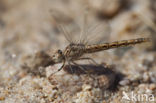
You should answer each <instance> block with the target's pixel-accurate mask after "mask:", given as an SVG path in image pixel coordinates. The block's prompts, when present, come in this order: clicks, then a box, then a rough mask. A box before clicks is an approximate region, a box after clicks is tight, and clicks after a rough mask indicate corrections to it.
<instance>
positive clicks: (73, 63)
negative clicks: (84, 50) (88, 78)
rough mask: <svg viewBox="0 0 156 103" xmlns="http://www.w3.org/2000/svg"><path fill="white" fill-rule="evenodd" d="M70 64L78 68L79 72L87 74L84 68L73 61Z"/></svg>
mask: <svg viewBox="0 0 156 103" xmlns="http://www.w3.org/2000/svg"><path fill="white" fill-rule="evenodd" d="M72 63H73V64H74V65H76V66H77V67H78V68H80V69H81V70H83V71H84V72H85V73H87V74H88V72H87V71H86V70H85V69H84V67H82V66H80V65H79V64H77V63H75V62H74V61H72Z"/></svg>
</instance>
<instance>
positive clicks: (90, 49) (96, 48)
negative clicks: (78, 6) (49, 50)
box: [51, 16, 151, 74]
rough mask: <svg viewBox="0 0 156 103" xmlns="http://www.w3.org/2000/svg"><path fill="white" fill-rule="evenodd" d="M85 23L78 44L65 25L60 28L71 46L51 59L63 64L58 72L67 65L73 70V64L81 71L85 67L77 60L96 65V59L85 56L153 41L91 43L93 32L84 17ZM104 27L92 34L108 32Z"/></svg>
mask: <svg viewBox="0 0 156 103" xmlns="http://www.w3.org/2000/svg"><path fill="white" fill-rule="evenodd" d="M54 17H55V16H54ZM83 22H84V23H83V28H82V32H81V34H80V37H79V38H80V39H79V40H78V41H77V42H75V41H74V40H73V39H72V36H71V34H70V33H69V32H68V31H67V30H66V29H65V26H64V25H59V26H58V27H59V29H61V31H62V32H63V34H64V36H65V38H66V40H67V41H68V42H69V44H68V45H67V46H66V47H65V49H64V50H61V49H58V50H56V51H55V52H54V53H53V54H52V56H51V59H52V61H53V62H54V64H58V63H62V66H61V67H60V68H59V69H58V70H57V71H56V72H59V71H60V70H62V69H63V68H64V67H65V65H66V63H67V64H68V65H69V66H70V68H71V64H74V65H76V66H78V67H79V68H80V69H84V68H83V67H81V66H80V65H79V64H77V63H76V61H77V60H91V61H92V62H94V63H96V62H95V61H94V59H92V58H90V57H84V55H85V54H92V53H96V52H100V51H104V50H109V49H113V48H119V47H127V46H132V45H135V44H140V43H144V42H149V41H151V39H150V38H148V37H147V38H146V37H145V38H136V39H129V40H120V41H114V42H107V43H95V44H94V43H89V42H88V41H90V40H91V39H87V36H88V35H89V34H90V33H91V32H92V30H91V32H88V31H89V30H88V29H87V30H86V25H87V17H86V16H85V17H84V21H83ZM104 26H105V25H101V26H100V27H98V26H96V27H95V28H96V30H95V31H96V32H92V33H98V31H101V30H102V31H103V30H106V29H104ZM105 27H106V26H105ZM95 28H93V29H95ZM98 28H100V29H98ZM107 29H108V28H107ZM93 31H94V30H93ZM99 33H100V32H99ZM99 35H100V34H99ZM82 36H83V38H82ZM94 36H95V35H94ZM101 36H103V35H101ZM92 38H93V39H95V38H96V37H92ZM87 40H88V41H87ZM91 42H92V41H91ZM56 72H55V73H56ZM53 74H54V73H53Z"/></svg>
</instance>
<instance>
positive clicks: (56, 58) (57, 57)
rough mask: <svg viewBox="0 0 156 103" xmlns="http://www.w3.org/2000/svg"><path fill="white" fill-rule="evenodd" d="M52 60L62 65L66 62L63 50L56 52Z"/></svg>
mask: <svg viewBox="0 0 156 103" xmlns="http://www.w3.org/2000/svg"><path fill="white" fill-rule="evenodd" d="M51 59H52V61H53V62H54V63H61V62H62V61H63V60H64V55H63V52H62V51H61V50H56V51H55V52H54V53H53V55H52V56H51Z"/></svg>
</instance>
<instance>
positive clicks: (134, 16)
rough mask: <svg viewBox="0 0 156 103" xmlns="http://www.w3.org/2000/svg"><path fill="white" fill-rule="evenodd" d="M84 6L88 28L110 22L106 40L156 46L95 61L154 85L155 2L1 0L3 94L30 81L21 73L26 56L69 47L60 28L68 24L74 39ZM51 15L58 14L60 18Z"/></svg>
mask: <svg viewBox="0 0 156 103" xmlns="http://www.w3.org/2000/svg"><path fill="white" fill-rule="evenodd" d="M85 7H88V8H89V13H88V19H89V21H91V22H90V24H89V26H91V25H93V26H94V25H95V24H98V23H103V22H107V23H108V25H109V27H110V29H109V30H108V31H109V34H107V35H109V36H105V32H108V31H102V36H103V37H108V38H106V39H103V41H106V42H107V41H118V40H124V39H134V38H137V37H150V38H152V43H145V44H141V45H137V46H136V47H134V48H122V49H115V50H110V51H106V52H105V53H103V52H100V53H99V54H97V55H98V56H96V58H97V59H96V60H97V61H98V62H100V63H101V62H107V63H108V64H113V65H116V68H117V70H119V71H121V72H122V73H123V74H125V75H128V76H127V77H128V78H130V79H131V81H137V80H138V78H139V79H140V78H141V79H140V81H143V83H147V86H149V85H150V84H153V85H154V84H155V83H156V53H155V51H156V0H0V89H1V91H3V92H4V91H5V90H6V89H5V88H7V87H8V88H9V86H10V84H11V83H15V85H14V86H15V87H16V86H17V85H19V81H20V80H21V79H22V78H25V77H26V76H27V74H26V73H25V72H23V69H22V68H21V64H23V63H24V61H22V60H21V58H22V57H23V56H24V55H25V54H33V53H34V52H36V51H40V50H47V49H64V47H65V46H66V45H68V42H67V40H66V39H65V37H64V35H63V33H62V32H61V31H60V30H59V29H58V27H57V23H60V24H64V25H65V26H66V27H67V28H68V29H69V31H71V33H72V35H71V37H74V36H75V35H78V34H79V33H80V32H79V31H80V29H81V27H83V18H84V14H85ZM52 11H54V12H55V13H57V16H56V18H55V19H54V18H53V16H52ZM76 24H78V25H79V26H77V25H76ZM105 30H107V29H105ZM97 35H98V34H97ZM95 36H96V34H95ZM93 57H95V56H93ZM136 68H137V70H136ZM134 74H135V75H136V76H134ZM144 75H145V77H143V76H144ZM29 79H31V77H30V78H29ZM26 85H27V84H26ZM17 87H18V86H17ZM138 87H139V85H137V86H136V88H138ZM19 88H20V86H19ZM152 91H154V90H152ZM152 93H153V92H152ZM11 95H12V96H13V95H14V94H13V93H11ZM19 95H22V94H19ZM4 96H6V94H4V93H1V95H0V100H4V98H2V97H4ZM6 97H7V96H6ZM12 98H14V99H16V100H17V99H18V98H16V97H12ZM6 101H7V99H6ZM8 101H9V100H8Z"/></svg>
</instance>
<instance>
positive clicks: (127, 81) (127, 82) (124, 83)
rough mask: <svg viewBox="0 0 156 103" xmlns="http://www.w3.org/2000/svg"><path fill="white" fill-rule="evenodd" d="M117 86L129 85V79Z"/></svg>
mask: <svg viewBox="0 0 156 103" xmlns="http://www.w3.org/2000/svg"><path fill="white" fill-rule="evenodd" d="M119 84H120V85H122V86H125V85H128V84H130V80H129V79H124V80H122V81H120V82H119Z"/></svg>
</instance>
